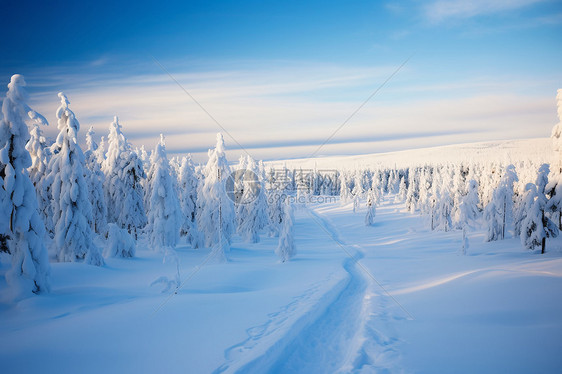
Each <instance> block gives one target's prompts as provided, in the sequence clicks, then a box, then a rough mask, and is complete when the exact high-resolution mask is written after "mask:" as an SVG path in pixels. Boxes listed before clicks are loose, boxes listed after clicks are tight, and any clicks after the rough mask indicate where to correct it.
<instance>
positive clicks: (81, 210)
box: [49, 92, 104, 266]
mask: <svg viewBox="0 0 562 374" xmlns="http://www.w3.org/2000/svg"><path fill="white" fill-rule="evenodd" d="M59 98H60V100H61V105H60V107H59V108H58V110H57V113H56V114H57V118H58V129H59V130H60V133H59V136H58V137H57V146H58V148H59V149H60V150H59V152H58V153H57V154H55V155H53V157H52V158H51V162H50V163H49V170H50V173H49V174H50V178H52V181H53V184H52V190H51V191H52V194H53V201H52V207H53V221H54V222H55V247H56V249H57V258H58V260H59V261H61V262H74V261H84V262H85V263H87V264H91V265H96V266H101V265H103V264H104V261H103V257H102V255H101V253H100V250H99V248H98V247H96V246H95V245H94V243H93V241H92V228H91V227H90V223H91V222H92V204H91V203H90V194H89V191H88V185H87V181H86V179H85V178H84V162H85V160H84V154H83V153H82V149H80V146H79V145H78V141H77V138H78V131H79V129H80V124H79V123H78V120H77V119H76V117H75V115H74V113H73V112H72V110H70V108H69V107H68V105H69V104H70V102H69V101H68V99H67V97H66V96H65V95H64V94H63V93H62V92H60V93H59Z"/></svg>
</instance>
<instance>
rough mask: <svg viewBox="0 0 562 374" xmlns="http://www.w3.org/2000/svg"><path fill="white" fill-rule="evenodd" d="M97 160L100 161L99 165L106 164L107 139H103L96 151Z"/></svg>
mask: <svg viewBox="0 0 562 374" xmlns="http://www.w3.org/2000/svg"><path fill="white" fill-rule="evenodd" d="M94 154H95V155H96V158H97V159H98V163H99V164H100V165H101V166H103V164H104V163H105V137H103V136H102V137H101V140H100V144H99V145H98V147H97V148H96V150H95V151H94Z"/></svg>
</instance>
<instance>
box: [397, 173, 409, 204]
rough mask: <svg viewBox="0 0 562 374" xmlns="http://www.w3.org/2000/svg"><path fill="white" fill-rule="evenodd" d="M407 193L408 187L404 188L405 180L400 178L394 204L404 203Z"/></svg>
mask: <svg viewBox="0 0 562 374" xmlns="http://www.w3.org/2000/svg"><path fill="white" fill-rule="evenodd" d="M407 193H408V187H406V178H405V177H402V178H400V184H399V185H398V194H397V195H396V199H395V202H397V203H403V202H405V201H406V195H407Z"/></svg>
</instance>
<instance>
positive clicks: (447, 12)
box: [424, 0, 544, 23]
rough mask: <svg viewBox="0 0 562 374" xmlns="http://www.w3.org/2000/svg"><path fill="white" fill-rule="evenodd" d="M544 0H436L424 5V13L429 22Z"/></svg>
mask: <svg viewBox="0 0 562 374" xmlns="http://www.w3.org/2000/svg"><path fill="white" fill-rule="evenodd" d="M542 1H544V0H495V1H489V0H452V1H445V0H438V1H434V2H431V3H429V4H427V5H425V7H424V13H425V16H426V17H427V19H428V20H429V21H431V22H435V23H438V22H442V21H445V20H448V19H466V18H472V17H477V16H481V15H490V14H497V13H501V12H505V11H512V10H516V9H520V8H524V7H527V6H530V5H533V4H535V3H539V2H542Z"/></svg>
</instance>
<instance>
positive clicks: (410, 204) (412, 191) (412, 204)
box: [406, 169, 419, 213]
mask: <svg viewBox="0 0 562 374" xmlns="http://www.w3.org/2000/svg"><path fill="white" fill-rule="evenodd" d="M408 175H409V176H410V178H409V184H408V191H407V192H406V209H407V210H408V211H409V212H410V213H414V212H415V211H416V206H417V205H418V199H419V171H418V170H417V169H410V171H409V173H408Z"/></svg>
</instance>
